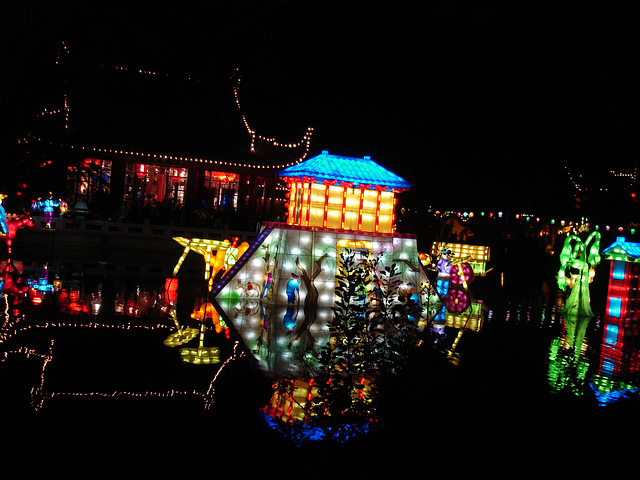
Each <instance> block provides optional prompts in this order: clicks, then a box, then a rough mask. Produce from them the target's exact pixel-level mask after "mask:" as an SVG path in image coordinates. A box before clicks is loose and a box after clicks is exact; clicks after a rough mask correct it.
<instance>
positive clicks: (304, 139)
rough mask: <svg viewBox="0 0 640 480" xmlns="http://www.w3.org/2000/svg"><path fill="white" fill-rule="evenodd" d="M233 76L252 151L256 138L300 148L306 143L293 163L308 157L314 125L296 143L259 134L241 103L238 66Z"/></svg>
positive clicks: (234, 93)
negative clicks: (280, 140) (303, 150)
mask: <svg viewBox="0 0 640 480" xmlns="http://www.w3.org/2000/svg"><path fill="white" fill-rule="evenodd" d="M232 78H233V79H234V80H235V82H234V85H233V96H234V97H235V101H236V105H237V106H238V110H240V115H241V117H242V121H243V122H244V126H245V128H246V129H247V132H249V135H251V151H252V152H255V143H256V139H259V140H262V141H265V142H268V143H271V144H272V145H274V146H276V147H286V148H299V147H301V146H302V145H305V147H306V148H305V152H304V154H303V155H302V157H301V158H300V159H299V161H297V162H295V163H292V164H291V165H295V164H297V163H300V162H301V161H302V160H304V159H305V158H306V157H307V154H308V153H309V148H310V145H311V135H312V134H313V127H307V131H306V133H305V134H304V135H303V137H302V139H301V140H299V141H298V142H294V143H283V142H279V141H278V140H276V139H275V138H273V137H265V136H263V135H260V134H258V133H257V132H256V131H255V130H254V129H252V128H251V126H250V125H249V121H248V120H247V117H246V115H245V114H244V112H243V110H242V105H241V104H240V96H239V91H240V82H241V81H242V75H240V74H239V72H238V69H237V68H236V69H235V71H234V75H233V77H232Z"/></svg>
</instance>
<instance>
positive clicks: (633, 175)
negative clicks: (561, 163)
mask: <svg viewBox="0 0 640 480" xmlns="http://www.w3.org/2000/svg"><path fill="white" fill-rule="evenodd" d="M564 171H565V173H566V174H567V177H568V178H569V181H570V182H571V185H572V186H573V188H574V190H575V191H576V193H580V192H582V191H584V190H587V189H588V187H587V186H586V185H585V183H584V179H583V176H582V174H581V173H574V172H572V171H571V170H570V169H569V167H567V166H565V167H564ZM609 175H611V178H613V179H616V180H628V181H627V182H626V183H625V184H623V185H616V187H615V188H616V189H628V188H631V187H633V186H634V185H635V184H636V181H637V179H638V167H637V166H636V167H634V168H633V171H632V172H626V173H625V172H620V171H616V170H609ZM601 180H602V179H601ZM597 189H598V190H599V191H601V192H607V191H609V190H611V188H610V187H608V186H606V185H604V184H603V185H602V186H600V187H598V188H597Z"/></svg>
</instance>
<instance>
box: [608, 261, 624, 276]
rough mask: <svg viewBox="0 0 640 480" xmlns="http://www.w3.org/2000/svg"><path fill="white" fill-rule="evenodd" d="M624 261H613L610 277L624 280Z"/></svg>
mask: <svg viewBox="0 0 640 480" xmlns="http://www.w3.org/2000/svg"><path fill="white" fill-rule="evenodd" d="M625 267H626V263H625V262H621V261H614V262H613V270H612V271H611V278H613V279H614V280H624V275H625V270H626V268H625Z"/></svg>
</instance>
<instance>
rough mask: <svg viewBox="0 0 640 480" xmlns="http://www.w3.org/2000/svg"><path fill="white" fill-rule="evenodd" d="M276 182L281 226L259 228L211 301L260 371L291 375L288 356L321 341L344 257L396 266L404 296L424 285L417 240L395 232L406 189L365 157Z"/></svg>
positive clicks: (309, 166) (317, 160) (291, 170)
mask: <svg viewBox="0 0 640 480" xmlns="http://www.w3.org/2000/svg"><path fill="white" fill-rule="evenodd" d="M280 178H281V179H282V180H284V181H285V182H286V183H287V184H288V186H289V195H288V205H287V208H288V215H287V220H286V222H281V223H280V222H278V223H276V222H264V223H263V224H262V230H261V232H260V234H259V235H258V238H257V239H256V240H255V241H254V242H253V244H252V245H251V246H250V247H249V249H248V250H247V252H246V253H245V254H244V255H243V256H242V257H240V258H239V259H238V261H237V262H236V264H235V265H234V266H233V267H231V268H230V269H229V271H228V272H227V273H226V275H225V276H224V277H223V279H222V281H220V282H217V283H216V284H215V285H214V286H213V289H212V293H211V296H212V298H214V299H215V301H216V302H217V303H218V304H219V305H220V306H221V307H222V309H223V310H224V311H225V312H226V314H227V315H228V317H229V321H230V322H231V323H232V325H233V326H234V327H235V329H236V330H237V331H238V332H239V333H240V335H242V336H243V339H244V341H245V344H246V345H247V346H248V347H249V349H251V350H252V352H253V353H254V356H255V357H256V358H257V359H258V361H259V362H260V363H261V367H262V368H263V369H265V370H266V371H270V372H273V373H276V374H281V373H282V372H284V371H285V370H286V371H288V372H289V373H291V374H295V373H296V372H295V371H292V367H291V354H292V351H295V350H300V351H305V350H308V349H310V348H313V349H317V348H319V347H321V346H322V344H323V343H326V341H328V337H329V334H328V329H327V328H325V325H326V322H327V320H328V319H330V318H331V317H332V315H333V312H332V307H334V305H335V300H336V297H335V288H336V271H337V270H338V268H339V262H340V256H341V254H342V253H343V251H345V250H347V249H348V250H349V251H351V252H352V253H354V254H355V257H356V259H366V258H376V259H378V260H379V265H383V266H390V265H391V264H392V263H395V264H396V266H397V269H398V274H397V276H396V277H394V279H393V280H394V282H396V284H397V285H399V286H400V287H401V288H400V290H402V291H403V292H407V293H408V294H415V293H417V292H421V287H422V286H423V285H425V284H426V283H427V282H428V278H427V276H426V274H425V272H424V271H423V269H422V265H421V263H420V260H419V257H418V250H417V240H416V236H415V235H407V234H397V233H395V232H394V207H395V204H396V194H398V193H400V192H402V191H405V190H407V189H408V188H410V187H411V184H410V183H408V182H406V181H405V180H403V179H402V178H401V177H399V176H397V175H396V174H394V173H392V172H390V171H388V170H386V169H385V168H383V167H382V166H380V165H378V164H377V163H375V162H374V161H373V160H372V159H371V158H369V157H364V158H352V157H345V156H340V155H332V154H329V153H328V152H327V151H323V152H322V153H321V154H320V155H317V156H315V157H313V158H310V159H308V160H306V161H303V162H301V163H299V164H296V165H294V166H291V167H288V168H285V169H284V170H281V171H280ZM369 288H371V287H369ZM423 300H424V299H420V301H421V302H422V301H423ZM420 320H421V319H417V321H420ZM301 368H302V367H301ZM294 370H295V368H294Z"/></svg>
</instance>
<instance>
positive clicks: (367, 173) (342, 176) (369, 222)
mask: <svg viewBox="0 0 640 480" xmlns="http://www.w3.org/2000/svg"><path fill="white" fill-rule="evenodd" d="M280 177H281V178H282V179H283V180H285V181H286V182H287V183H288V184H289V208H288V212H287V213H288V220H287V223H288V224H289V225H298V226H300V227H323V228H339V229H341V230H345V229H347V230H358V231H365V232H375V233H393V224H394V207H395V202H396V199H395V194H396V193H398V192H401V191H403V190H406V189H407V188H409V186H410V185H409V184H408V183H407V182H405V181H404V180H403V179H402V178H400V177H398V176H397V175H395V174H394V173H392V172H390V171H388V170H386V169H384V168H383V167H381V166H380V165H378V164H377V163H375V162H374V161H373V160H371V157H368V156H366V157H364V158H363V159H359V158H349V157H342V156H338V155H330V154H329V152H327V151H326V150H325V151H323V152H322V153H321V154H320V155H318V156H316V157H314V158H312V159H309V160H308V161H306V162H302V163H300V164H298V165H294V166H292V167H289V168H287V169H285V170H284V171H282V172H281V173H280Z"/></svg>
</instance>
